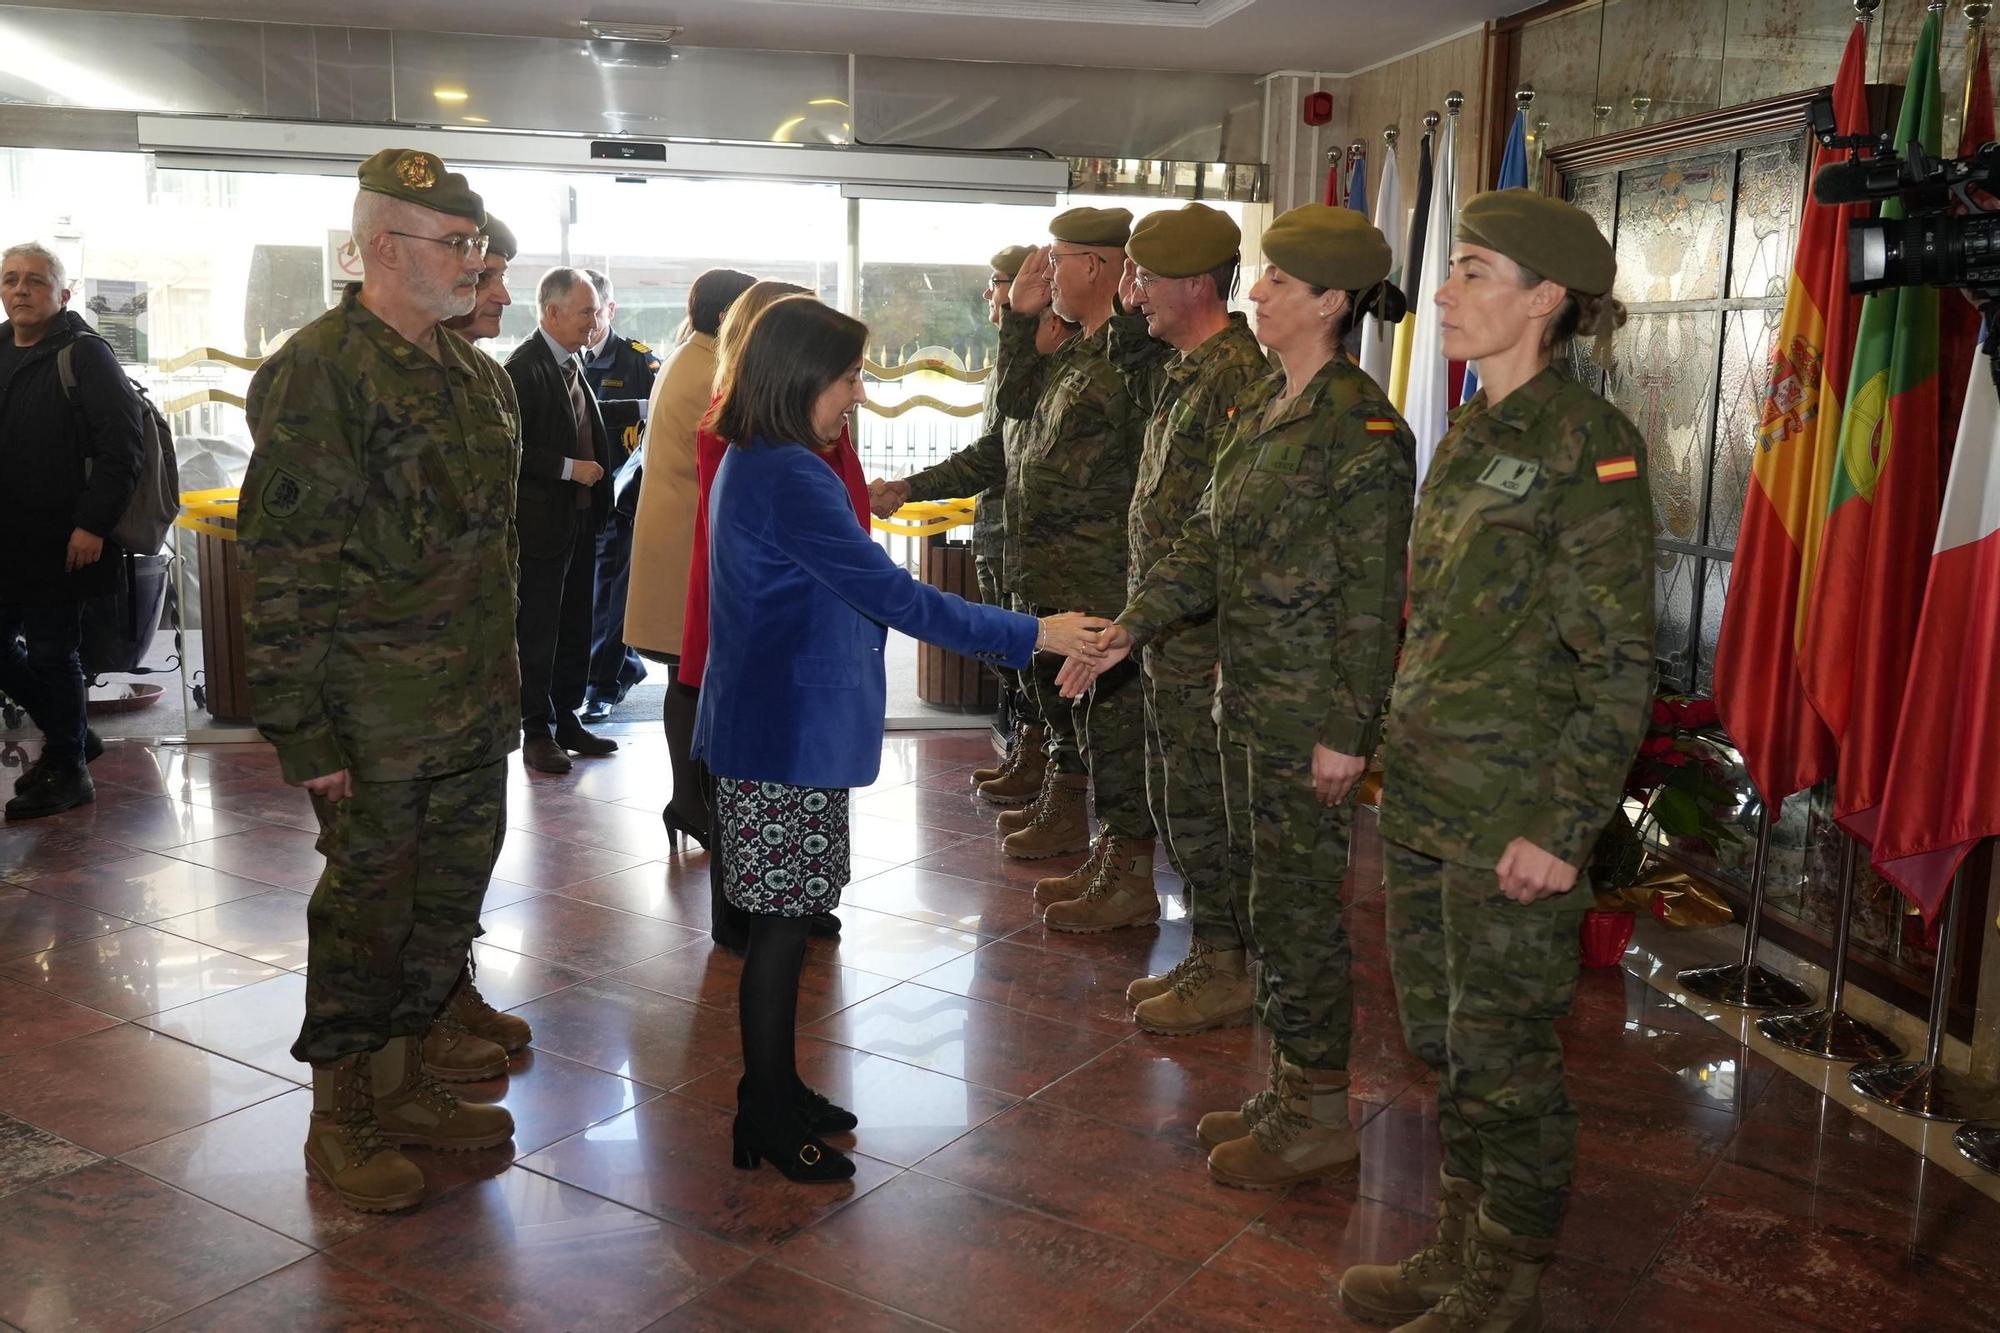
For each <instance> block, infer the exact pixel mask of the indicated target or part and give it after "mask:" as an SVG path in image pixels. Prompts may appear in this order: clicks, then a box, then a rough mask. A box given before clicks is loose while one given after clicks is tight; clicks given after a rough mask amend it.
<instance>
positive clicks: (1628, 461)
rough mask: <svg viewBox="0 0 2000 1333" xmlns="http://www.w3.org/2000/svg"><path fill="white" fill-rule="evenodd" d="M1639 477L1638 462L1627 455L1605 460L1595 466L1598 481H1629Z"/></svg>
mask: <svg viewBox="0 0 2000 1333" xmlns="http://www.w3.org/2000/svg"><path fill="white" fill-rule="evenodd" d="M1638 475H1639V461H1638V460H1637V459H1635V458H1633V457H1632V455H1630V454H1627V455H1625V457H1623V458H1607V459H1605V460H1604V461H1603V462H1602V463H1599V464H1598V465H1597V479H1598V480H1599V481H1630V480H1632V478H1634V477H1636V476H1638Z"/></svg>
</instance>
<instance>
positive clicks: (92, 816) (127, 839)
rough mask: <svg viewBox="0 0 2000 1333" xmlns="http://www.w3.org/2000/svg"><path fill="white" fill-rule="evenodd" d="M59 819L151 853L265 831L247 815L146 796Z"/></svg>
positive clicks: (97, 805) (88, 808)
mask: <svg viewBox="0 0 2000 1333" xmlns="http://www.w3.org/2000/svg"><path fill="white" fill-rule="evenodd" d="M59 818H61V819H63V820H64V821H66V822H69V823H71V824H74V825H76V826H78V827H81V828H85V829H87V830H89V831H90V832H91V834H93V835H94V836H96V837H100V838H109V839H111V840H112V841H113V842H122V843H124V844H125V845H126V846H128V847H143V848H146V849H148V850H150V851H165V850H167V849H168V848H172V847H181V846H185V845H186V844H188V843H191V842H202V841H204V840H206V839H209V838H220V837H225V836H227V835H229V834H232V833H244V832H248V831H249V830H251V829H256V828H262V827H264V822H263V821H262V820H258V819H252V818H251V817H249V816H248V815H243V814H238V813H236V812H234V811H230V810H219V809H216V808H214V807H212V806H209V805H202V804H195V803H190V802H186V801H182V800H179V799H176V798H175V797H172V796H144V797H139V798H137V799H134V800H130V801H117V802H113V803H111V804H105V803H103V802H93V803H92V804H90V805H87V806H83V807H80V808H78V809H76V810H72V811H70V812H69V813H68V814H65V815H61V816H59Z"/></svg>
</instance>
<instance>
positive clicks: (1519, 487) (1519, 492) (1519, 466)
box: [1479, 454, 1542, 500]
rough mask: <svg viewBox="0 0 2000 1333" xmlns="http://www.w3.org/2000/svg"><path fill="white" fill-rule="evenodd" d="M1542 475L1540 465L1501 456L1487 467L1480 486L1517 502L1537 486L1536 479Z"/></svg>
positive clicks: (1481, 474)
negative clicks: (1512, 498)
mask: <svg viewBox="0 0 2000 1333" xmlns="http://www.w3.org/2000/svg"><path fill="white" fill-rule="evenodd" d="M1541 475H1542V465H1541V464H1540V463H1530V462H1528V461H1527V460H1526V459H1522V458H1509V457H1508V456H1507V455H1506V454H1500V455H1499V456H1497V457H1496V458H1494V460H1493V461H1492V462H1490V463H1488V464H1487V465H1486V471H1484V472H1482V473H1480V474H1479V484H1480V485H1481V486H1486V487H1490V488H1491V489H1493V490H1496V491H1498V492H1500V493H1501V494H1502V495H1511V496H1513V497H1514V498H1515V499H1516V500H1518V499H1520V498H1521V497H1522V496H1524V495H1526V494H1527V493H1528V490H1529V488H1530V487H1532V486H1533V485H1534V484H1535V478H1536V477H1539V476H1541Z"/></svg>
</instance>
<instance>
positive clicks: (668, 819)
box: [660, 805, 709, 856]
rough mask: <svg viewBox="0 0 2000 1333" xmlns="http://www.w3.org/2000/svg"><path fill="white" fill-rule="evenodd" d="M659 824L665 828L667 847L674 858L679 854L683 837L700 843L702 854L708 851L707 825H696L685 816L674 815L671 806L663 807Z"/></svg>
mask: <svg viewBox="0 0 2000 1333" xmlns="http://www.w3.org/2000/svg"><path fill="white" fill-rule="evenodd" d="M660 822H661V823H662V824H665V825H666V826H667V847H668V849H669V850H670V851H672V852H673V854H674V855H675V856H679V855H680V854H681V838H682V837H683V836H686V837H687V839H688V840H689V841H690V842H698V843H700V844H701V849H702V850H703V851H704V852H705V851H707V850H708V843H709V831H708V825H707V824H705V823H702V824H697V823H696V822H695V821H693V820H692V819H689V818H687V817H686V816H685V815H677V814H675V813H674V808H673V806H671V805H669V806H666V807H664V808H663V809H662V810H661V811H660Z"/></svg>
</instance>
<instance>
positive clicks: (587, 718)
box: [576, 696, 617, 723]
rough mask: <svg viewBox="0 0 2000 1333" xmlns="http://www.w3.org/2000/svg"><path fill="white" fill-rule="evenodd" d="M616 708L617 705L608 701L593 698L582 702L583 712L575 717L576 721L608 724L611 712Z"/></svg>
mask: <svg viewBox="0 0 2000 1333" xmlns="http://www.w3.org/2000/svg"><path fill="white" fill-rule="evenodd" d="M616 707H617V704H616V703H614V702H613V701H612V700H610V699H600V698H597V697H595V696H593V697H591V698H589V699H585V700H584V701H583V711H582V712H580V713H578V714H577V715H576V720H577V721H579V722H589V723H598V722H609V721H610V720H611V710H612V709H613V708H616Z"/></svg>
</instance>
